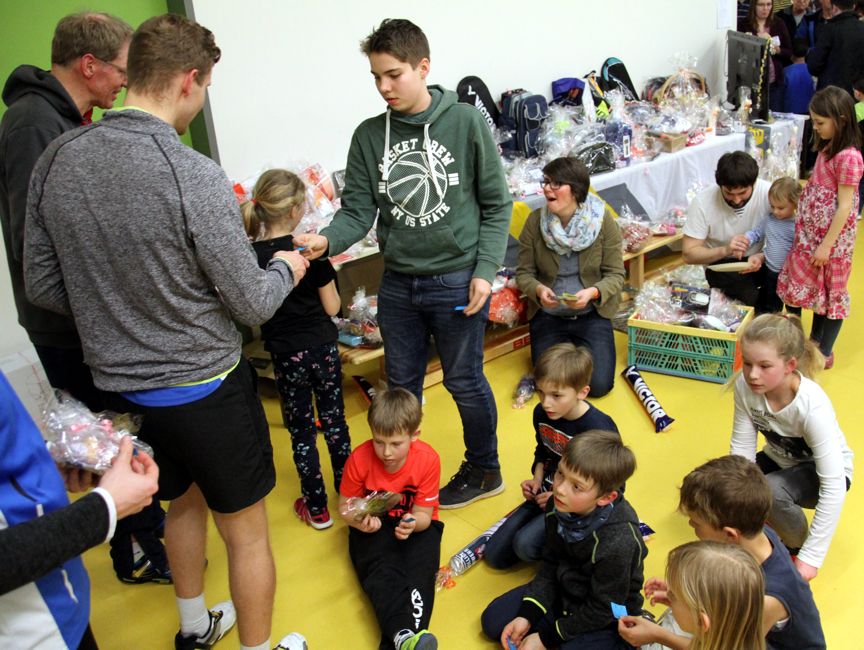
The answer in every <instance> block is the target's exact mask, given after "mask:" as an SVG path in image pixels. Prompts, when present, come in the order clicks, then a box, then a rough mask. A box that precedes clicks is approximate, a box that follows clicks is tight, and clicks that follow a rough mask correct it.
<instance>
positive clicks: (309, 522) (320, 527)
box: [294, 509, 333, 530]
mask: <svg viewBox="0 0 864 650" xmlns="http://www.w3.org/2000/svg"><path fill="white" fill-rule="evenodd" d="M294 516H295V517H297V519H299V520H300V521H302V522H303V523H304V524H306V525H308V526H311V527H312V528H314V529H315V530H326V529H327V528H330V526H332V525H333V519H332V518H331V519H330V521H328V522H327V523H326V524H319V523H318V522H315V521H312V520H311V519H306V517H304V516H302V515H301V514H300V513H299V512H297V510H296V509H295V510H294Z"/></svg>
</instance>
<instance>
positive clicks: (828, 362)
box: [825, 352, 834, 370]
mask: <svg viewBox="0 0 864 650" xmlns="http://www.w3.org/2000/svg"><path fill="white" fill-rule="evenodd" d="M833 367H834V353H833V352H832V353H831V354H829V355H828V356H827V357H825V370H831V368H833Z"/></svg>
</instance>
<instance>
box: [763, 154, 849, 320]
mask: <svg viewBox="0 0 864 650" xmlns="http://www.w3.org/2000/svg"><path fill="white" fill-rule="evenodd" d="M862 173H864V161H862V158H861V152H860V151H859V150H858V149H855V148H854V147H849V148H847V149H843V150H842V151H840V152H839V153H837V154H836V155H835V156H834V157H833V158H831V159H830V160H828V159H827V158H826V157H825V154H824V153H823V152H819V155H818V157H817V158H816V165H815V167H814V168H813V173H812V175H811V176H810V180H809V181H807V185H806V187H805V188H804V191H803V192H802V193H801V199H800V200H799V201H798V216H797V218H796V221H795V241H794V242H793V243H792V249H791V250H790V251H789V255H788V257H787V258H786V262H785V263H784V264H783V269H782V270H781V271H780V277H779V278H778V280H777V295H778V296H780V298H781V299H782V300H783V302H784V303H786V304H787V305H793V306H796V307H805V308H807V309H812V310H813V311H814V313H817V314H821V315H823V316H827V317H828V318H833V319H842V318H846V317H847V316H849V292H848V291H847V290H846V285H847V284H848V282H849V273H850V272H851V270H852V251H853V249H854V246H855V234H856V232H857V230H858V222H857V221H856V219H855V217H856V215H857V214H858V181H859V180H860V179H861V175H862ZM839 185H852V186H853V187H855V191H854V197H855V198H854V200H853V205H852V211H851V212H850V213H849V216H848V217H847V219H846V224H845V225H844V226H843V230H841V231H840V235H839V236H838V237H837V242H836V243H835V244H834V247H833V248H832V249H831V254H830V256H829V257H828V263H827V264H826V265H825V266H821V267H818V268H817V267H815V266H813V265H812V264H810V260H811V259H812V258H813V253H814V252H815V251H816V248H817V247H818V246H819V244H821V243H822V240H823V239H825V235H826V233H827V232H828V228H829V227H830V226H831V220H832V219H833V218H834V215H835V214H836V213H837V188H838V186H839Z"/></svg>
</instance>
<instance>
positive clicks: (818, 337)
mask: <svg viewBox="0 0 864 650" xmlns="http://www.w3.org/2000/svg"><path fill="white" fill-rule="evenodd" d="M841 325H843V319H842V318H828V317H827V316H820V315H819V314H813V327H811V328H810V338H811V339H813V340H814V341H816V343H817V344H818V345H819V351H820V352H822V354H824V355H825V356H826V357H827V356H830V355H831V351H832V350H833V349H834V342H835V341H836V340H837V335H838V334H840V326H841Z"/></svg>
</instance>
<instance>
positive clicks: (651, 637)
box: [618, 616, 661, 648]
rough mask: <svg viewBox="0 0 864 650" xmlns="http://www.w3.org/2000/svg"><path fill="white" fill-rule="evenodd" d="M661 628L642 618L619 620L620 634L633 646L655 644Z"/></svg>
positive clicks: (631, 617) (625, 617)
mask: <svg viewBox="0 0 864 650" xmlns="http://www.w3.org/2000/svg"><path fill="white" fill-rule="evenodd" d="M660 629H661V627H660V626H659V625H657V623H652V622H651V621H649V620H648V619H645V618H642V617H641V616H622V617H621V618H619V619H618V634H619V635H620V636H621V638H622V639H624V640H625V641H626V642H627V643H629V644H630V645H632V646H636V647H637V648H638V647H639V646H643V645H647V644H648V643H654V642H656V641H657V640H658V639H657V632H658V630H660Z"/></svg>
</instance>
